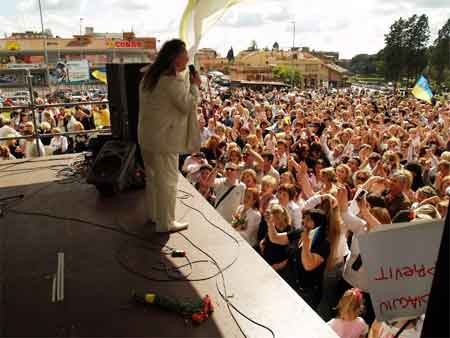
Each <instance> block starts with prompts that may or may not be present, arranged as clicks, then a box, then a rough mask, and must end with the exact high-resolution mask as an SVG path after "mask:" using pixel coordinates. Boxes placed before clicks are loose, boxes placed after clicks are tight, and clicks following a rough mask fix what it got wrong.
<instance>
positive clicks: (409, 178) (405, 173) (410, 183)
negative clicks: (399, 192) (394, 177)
mask: <svg viewBox="0 0 450 338" xmlns="http://www.w3.org/2000/svg"><path fill="white" fill-rule="evenodd" d="M399 173H401V174H403V175H405V176H406V178H407V179H408V184H407V187H408V189H411V187H412V183H413V180H414V177H413V174H412V173H411V172H410V171H409V170H406V169H402V170H399Z"/></svg>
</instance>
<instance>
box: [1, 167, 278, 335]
mask: <svg viewBox="0 0 450 338" xmlns="http://www.w3.org/2000/svg"><path fill="white" fill-rule="evenodd" d="M22 163H24V162H22ZM72 165H73V163H72V164H69V165H66V168H63V169H61V170H59V171H58V173H61V172H63V171H64V170H68V171H73V166H72ZM77 169H78V168H77ZM78 170H79V169H78ZM78 170H75V173H73V172H72V174H74V175H76V174H77V171H78ZM0 172H1V171H0ZM0 177H2V176H0ZM70 183H71V182H70ZM178 191H179V192H182V193H183V194H184V195H183V196H177V199H178V200H180V202H181V203H182V204H183V205H184V206H186V207H187V208H189V209H192V210H194V211H196V212H198V213H199V214H200V215H201V216H202V217H203V219H204V220H206V221H207V222H208V223H209V224H210V225H211V226H213V227H214V228H216V229H217V230H220V231H221V232H222V233H224V234H225V235H227V236H228V237H229V238H230V239H232V240H233V241H234V242H235V244H236V245H237V247H238V248H239V247H240V243H239V241H238V239H236V237H234V236H233V235H231V234H230V233H228V232H227V231H225V230H224V229H222V228H221V227H219V226H217V225H216V224H214V223H213V222H211V221H210V220H209V219H208V217H206V216H205V215H204V214H203V212H202V211H200V210H199V209H197V208H195V207H192V206H190V205H189V204H186V203H185V202H183V200H187V199H190V198H193V197H194V195H192V194H191V193H189V192H186V191H184V190H180V189H179V190H178ZM23 197H24V196H21V199H23ZM7 210H8V211H11V212H13V213H16V214H22V215H28V216H41V217H49V218H54V219H59V220H65V221H72V222H78V223H84V224H88V225H91V226H94V227H98V228H101V229H104V230H108V231H113V232H116V233H119V234H122V235H125V236H129V237H132V238H135V239H138V240H141V241H144V242H149V239H147V238H143V237H141V236H139V235H138V234H136V233H133V232H130V231H128V230H125V229H123V228H122V227H121V228H120V229H117V228H116V227H113V226H108V225H104V224H99V223H95V222H91V221H87V220H83V219H79V218H75V217H63V216H57V215H52V214H48V213H43V212H35V211H21V210H16V209H12V208H7ZM178 234H179V235H180V236H182V237H183V238H184V239H185V240H186V241H187V242H189V243H190V244H191V245H192V246H193V247H194V248H196V249H197V250H198V251H200V252H201V253H203V254H204V255H205V256H207V257H208V258H209V259H210V260H197V261H193V262H191V261H190V259H189V258H188V257H187V256H185V259H186V260H187V264H184V265H181V266H177V267H167V265H165V264H164V263H163V262H161V263H162V266H163V267H164V271H165V272H166V275H167V276H168V277H169V278H167V279H157V278H153V277H149V276H148V275H146V274H145V273H142V272H140V271H136V270H134V269H132V268H131V267H130V266H129V265H127V264H125V263H124V262H123V261H122V260H121V256H120V253H121V252H122V250H123V248H124V246H122V248H119V250H117V251H116V260H117V262H118V263H119V265H121V266H122V268H124V269H125V270H126V271H128V272H130V273H132V274H135V275H137V276H139V277H141V278H144V279H147V280H151V281H156V282H198V281H206V280H209V279H212V278H215V277H217V276H218V275H220V276H221V279H222V284H223V290H224V292H223V293H222V291H221V290H220V287H219V284H218V280H217V279H216V288H217V291H218V293H219V295H220V296H221V298H222V299H223V300H224V301H225V303H226V305H227V309H228V311H229V313H230V315H231V317H232V318H233V320H234V322H235V323H236V325H237V326H238V328H239V330H240V332H241V333H242V335H243V336H244V337H247V335H246V334H245V332H244V331H243V330H242V328H241V326H240V324H239V322H238V321H237V319H236V317H235V315H234V314H233V312H232V311H231V309H233V310H235V311H236V312H237V313H238V314H240V315H241V316H242V317H244V318H245V319H247V320H248V321H250V322H251V323H253V324H254V325H257V326H259V327H261V328H263V329H265V330H267V331H268V332H270V334H271V335H272V337H274V338H275V333H274V331H273V330H272V329H271V328H269V327H267V326H265V325H263V324H261V323H258V322H257V321H255V320H253V319H252V318H250V317H249V316H247V315H246V314H244V313H243V312H242V311H240V310H239V309H238V308H237V307H236V306H235V305H234V304H233V303H232V302H231V301H230V300H229V296H228V294H227V289H226V282H225V277H224V274H223V273H224V271H225V270H227V269H229V268H230V267H231V266H232V265H234V264H235V263H236V261H237V260H238V258H239V253H238V254H237V255H236V256H235V257H234V258H233V260H232V261H231V263H229V264H228V265H227V266H226V267H225V268H221V267H220V265H219V264H218V262H217V261H216V260H215V259H214V257H212V256H211V255H210V254H209V253H207V252H206V251H204V250H203V249H201V248H200V247H199V246H197V245H196V244H195V243H194V242H192V241H191V240H190V239H189V238H188V237H187V236H186V235H184V234H182V233H178ZM165 247H167V246H165ZM140 248H142V249H146V250H151V249H152V248H148V247H142V246H141V247H140ZM167 248H168V249H169V250H173V249H172V248H169V247H167ZM153 249H154V248H153ZM238 251H239V250H238ZM160 254H164V253H161V251H160ZM199 263H211V264H213V265H214V266H215V267H216V268H217V273H215V274H214V275H211V276H208V277H205V278H197V279H191V278H189V276H190V275H191V273H192V271H193V265H194V264H199ZM186 266H189V267H190V272H189V274H188V275H182V276H180V277H175V276H174V275H173V274H171V273H170V271H178V272H179V273H180V274H181V272H180V269H181V268H183V267H186ZM152 269H153V270H156V271H161V270H160V269H159V268H156V267H152Z"/></svg>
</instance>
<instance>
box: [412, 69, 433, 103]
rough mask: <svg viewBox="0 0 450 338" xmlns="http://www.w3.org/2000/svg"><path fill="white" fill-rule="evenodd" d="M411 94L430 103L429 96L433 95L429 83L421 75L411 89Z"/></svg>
mask: <svg viewBox="0 0 450 338" xmlns="http://www.w3.org/2000/svg"><path fill="white" fill-rule="evenodd" d="M412 94H413V95H414V96H415V97H416V98H417V99H419V100H423V101H426V102H428V103H430V104H431V98H432V97H433V92H432V91H431V88H430V85H429V84H428V81H427V79H426V78H425V77H424V76H423V75H421V76H420V78H419V80H418V81H417V83H416V85H415V86H414V88H413V90H412Z"/></svg>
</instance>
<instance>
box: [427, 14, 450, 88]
mask: <svg viewBox="0 0 450 338" xmlns="http://www.w3.org/2000/svg"><path fill="white" fill-rule="evenodd" d="M431 68H432V70H433V71H434V72H435V75H436V76H435V79H436V82H437V83H438V85H441V84H442V82H443V81H444V80H445V70H446V69H447V70H450V19H448V20H447V22H446V23H445V24H444V26H443V27H442V28H441V29H440V30H439V32H438V37H437V38H436V40H435V41H434V44H433V47H432V49H431Z"/></svg>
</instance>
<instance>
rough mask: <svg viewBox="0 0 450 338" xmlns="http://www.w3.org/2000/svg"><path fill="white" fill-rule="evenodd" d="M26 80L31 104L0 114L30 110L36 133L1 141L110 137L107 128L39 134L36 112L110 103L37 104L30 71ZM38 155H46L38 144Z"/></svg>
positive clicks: (1, 139)
mask: <svg viewBox="0 0 450 338" xmlns="http://www.w3.org/2000/svg"><path fill="white" fill-rule="evenodd" d="M26 73H27V74H26V78H27V84H28V91H29V95H30V96H29V97H30V99H29V101H30V102H29V104H28V105H22V106H8V107H1V108H0V113H2V112H5V111H6V112H9V111H17V110H29V111H31V116H32V121H31V122H32V123H33V127H34V133H33V134H32V135H21V136H12V137H1V138H0V141H7V140H20V139H35V140H38V141H37V143H39V142H40V140H41V138H42V137H45V138H47V137H53V136H72V135H89V134H95V133H99V134H103V135H110V134H111V129H109V128H105V129H92V130H83V131H74V132H64V133H48V134H47V133H45V134H42V133H40V132H39V128H38V127H39V126H38V123H37V118H36V110H37V109H42V108H44V109H45V108H52V107H53V108H55V107H75V106H80V105H96V104H108V103H109V102H108V101H82V102H70V103H52V104H36V102H35V99H34V90H33V83H32V81H31V80H32V77H33V76H32V75H31V73H30V70H26ZM36 148H37V153H38V156H43V155H45V154H41V149H40V147H39V145H38V144H37V147H36Z"/></svg>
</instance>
